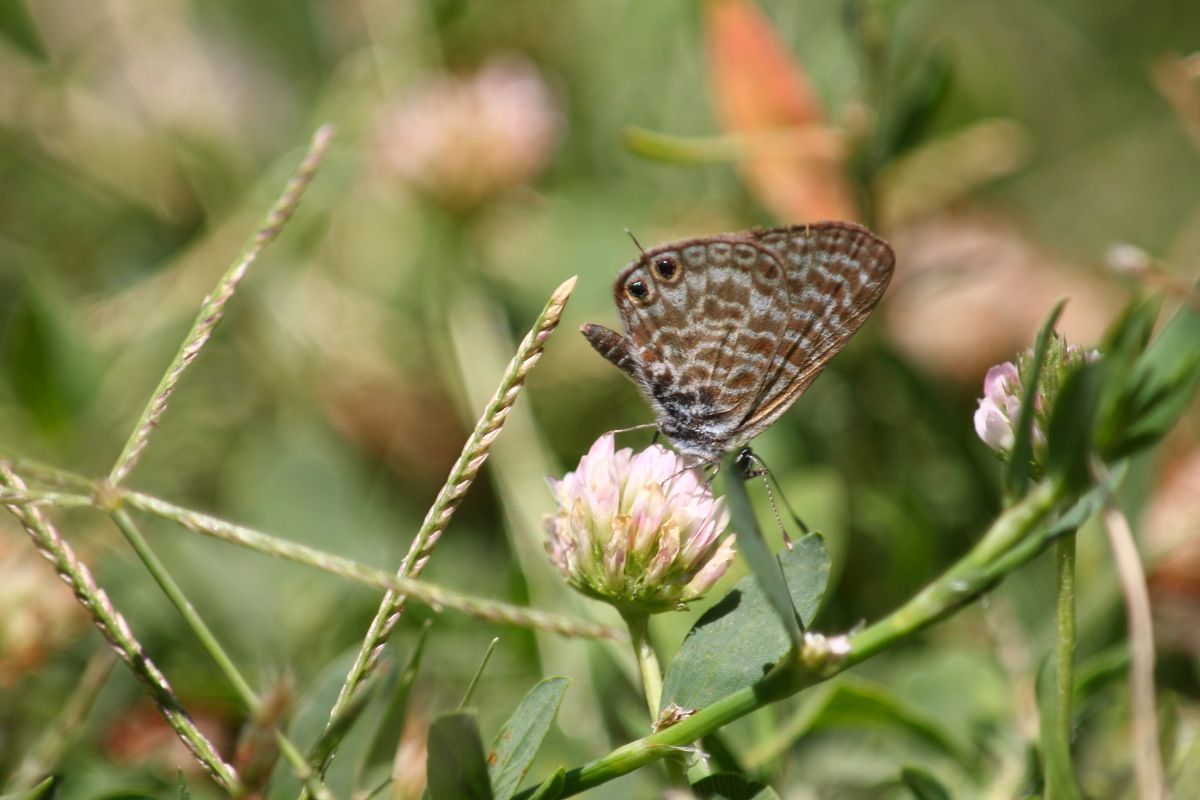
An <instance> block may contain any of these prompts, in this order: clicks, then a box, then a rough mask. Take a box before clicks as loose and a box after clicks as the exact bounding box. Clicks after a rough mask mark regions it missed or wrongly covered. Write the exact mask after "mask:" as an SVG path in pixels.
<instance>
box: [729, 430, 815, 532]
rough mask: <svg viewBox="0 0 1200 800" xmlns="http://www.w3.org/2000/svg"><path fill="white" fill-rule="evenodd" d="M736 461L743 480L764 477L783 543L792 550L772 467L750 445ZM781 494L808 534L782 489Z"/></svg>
mask: <svg viewBox="0 0 1200 800" xmlns="http://www.w3.org/2000/svg"><path fill="white" fill-rule="evenodd" d="M736 463H737V465H738V469H740V470H741V472H742V479H743V480H750V479H751V478H762V479H763V486H764V487H766V489H767V500H769V501H770V503H771V513H772V514H774V515H775V524H776V525H778V526H779V532H780V533H782V534H783V543H784V544H786V545H787V549H788V550H791V549H792V537H790V536H788V532H787V528H785V527H784V526H783V518H782V517H780V516H779V507H778V506H776V505H775V493H774V492H772V491H771V480H773V479H774V478H775V476H774V475H773V474H772V473H771V470H770V468H769V467H767V463H766V462H765V461H763V460H762V459H761V458H759V457H758V456H756V455H755V454H754V452H753V451H752V450H751V449H750V448H749V447H743V448H742V450H741V452H739V453H738V455H737V460H736ZM775 485H776V488H778V486H779V483H778V481H776V484H775ZM779 496H780V497H782V498H783V502H784V505H785V506H786V508H787V510H788V513H790V514H791V515H792V519H794V520H796V524H797V525H799V526H800V530H802V531H803V532H804V533H805V534H807V533H808V526H807V525H805V524H804V522H803V521H802V520H801V519H800V518H799V517H798V516H796V512H795V511H793V510H792V505H791V503H789V502H788V500H787V497H786V496H784V494H783V492H782V491H780V493H779Z"/></svg>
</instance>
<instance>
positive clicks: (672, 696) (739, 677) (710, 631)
mask: <svg viewBox="0 0 1200 800" xmlns="http://www.w3.org/2000/svg"><path fill="white" fill-rule="evenodd" d="M743 552H744V549H743ZM770 563H771V565H772V567H773V568H774V569H775V570H776V571H777V572H778V573H780V574H781V575H782V577H783V580H785V581H786V590H787V591H788V593H789V594H788V600H787V603H788V608H789V609H792V608H794V609H795V610H794V611H792V612H791V614H792V615H793V618H795V616H799V618H800V619H801V620H804V622H805V623H806V624H808V623H810V622H811V621H812V619H813V617H814V616H815V615H816V613H817V609H818V608H820V605H821V598H822V597H823V596H824V594H825V587H826V582H827V581H828V579H829V555H828V554H827V553H826V551H825V543H824V541H823V540H822V538H821V536H820V534H815V533H814V534H809V535H808V536H804V537H802V538H800V539H797V540H796V542H795V547H794V549H792V550H790V551H789V550H784V551H782V552H780V553H779V555H778V556H777V557H775V558H772V559H771V562H770ZM790 646H791V644H790V640H789V638H788V636H787V634H786V633H785V631H784V629H783V627H782V625H781V624H780V621H779V616H778V611H777V610H776V606H775V604H773V603H771V602H769V601H768V600H767V596H766V593H765V592H764V590H763V585H762V582H761V581H760V580H759V577H758V575H757V574H756V575H751V576H748V577H745V578H743V579H742V580H740V581H738V584H737V585H736V586H734V587H733V589H731V590H730V591H729V592H728V593H727V594H726V595H725V596H724V597H722V598H721V600H719V601H718V602H717V603H716V605H714V606H713V607H712V608H710V609H709V610H708V611H706V612H705V613H704V614H703V615H702V616H701V617H700V619H699V620H697V622H696V624H695V626H694V627H693V628H692V629H691V630H690V631H689V632H688V635H687V638H686V639H684V640H683V644H682V645H681V646H680V648H679V652H678V653H677V654H676V655H675V658H673V659H672V660H671V662H670V664H669V665H668V666H667V671H666V675H665V677H664V679H663V693H662V702H661V704H660V711H661V710H662V709H665V708H666V707H667V706H669V705H672V704H674V705H676V706H679V707H680V708H683V709H696V708H704V707H705V706H707V705H711V704H712V703H714V702H716V701H717V700H720V699H722V698H724V697H728V696H729V695H731V694H733V693H734V692H736V691H738V690H740V689H745V688H747V687H750V686H752V685H754V684H755V683H757V682H758V681H760V680H762V678H763V676H764V675H766V674H767V672H768V671H769V670H770V669H771V667H772V666H774V664H775V662H777V661H778V660H779V659H780V658H782V657H783V656H784V655H785V654H786V653H787V652H788V649H789V647H790Z"/></svg>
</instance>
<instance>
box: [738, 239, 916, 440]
mask: <svg viewBox="0 0 1200 800" xmlns="http://www.w3.org/2000/svg"><path fill="white" fill-rule="evenodd" d="M761 241H762V244H763V245H764V246H765V247H767V248H769V249H770V250H772V251H774V252H776V253H778V254H779V255H780V257H781V258H782V259H783V260H784V261H785V262H786V264H787V273H788V309H789V319H788V324H787V326H786V330H785V332H784V334H783V342H782V346H781V347H780V351H779V357H778V358H776V359H775V361H773V362H772V364H771V367H770V369H769V370H768V371H767V381H766V382H765V383H764V386H763V391H762V392H761V393H760V394H759V396H758V397H757V398H756V401H755V404H754V406H755V407H754V409H753V411H752V413H751V414H750V415H749V416H748V417H747V418H746V419H745V421H744V423H743V424H744V427H745V429H746V432H747V435H746V436H745V437H744V438H745V440H749V439H751V438H753V437H754V436H755V435H757V434H758V433H761V432H762V431H763V430H764V429H766V428H767V427H768V426H770V425H771V423H773V422H774V421H775V420H776V419H778V418H779V416H780V415H781V414H783V413H784V412H785V411H787V409H788V408H789V407H791V405H792V403H794V402H795V401H796V399H797V398H799V396H800V395H801V394H802V393H803V392H804V390H805V389H807V388H808V386H809V384H811V383H812V382H813V381H814V380H815V379H816V377H817V375H819V374H820V372H821V370H822V369H824V368H825V365H826V364H828V363H829V361H830V359H832V358H833V356H835V355H837V353H838V352H839V351H841V349H842V348H843V347H844V346H845V345H846V342H847V341H848V340H849V339H850V337H851V336H853V335H854V333H855V332H856V331H857V330H858V329H859V328H860V327H862V324H863V323H864V322H865V321H866V319H867V317H868V316H870V314H871V311H872V310H873V309H874V308H875V305H876V304H877V303H878V302H879V299H880V298H881V297H882V296H883V293H884V290H886V289H887V286H888V282H889V281H890V280H891V278H892V267H893V265H894V257H893V255H892V250H891V248H890V247H888V245H887V244H886V243H885V242H884V241H883V240H881V239H879V238H878V237H876V236H874V235H872V234H871V233H870V232H868V231H867V230H866V229H865V228H861V227H859V226H857V225H849V224H846V223H822V224H820V225H813V226H808V227H796V228H792V229H783V230H775V231H767V232H765V233H763V234H762V236H761Z"/></svg>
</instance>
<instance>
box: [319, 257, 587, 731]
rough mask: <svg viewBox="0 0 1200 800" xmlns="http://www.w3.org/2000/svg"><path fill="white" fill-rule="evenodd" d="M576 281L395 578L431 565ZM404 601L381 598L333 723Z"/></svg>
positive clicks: (509, 374) (500, 394)
mask: <svg viewBox="0 0 1200 800" xmlns="http://www.w3.org/2000/svg"><path fill="white" fill-rule="evenodd" d="M575 280H576V279H575V278H571V279H570V280H568V281H566V282H564V283H563V284H562V285H561V286H559V287H558V289H556V290H555V292H554V294H553V295H551V297H550V301H549V302H548V303H547V304H546V307H545V308H544V309H543V310H542V313H541V315H540V316H539V317H538V319H537V321H536V322H535V323H534V326H533V329H532V330H530V332H529V333H528V334H527V335H526V336H525V338H524V339H523V340H522V341H521V344H520V346H519V347H518V348H517V353H516V355H515V356H513V359H512V361H510V362H509V365H508V369H507V370H506V371H505V373H504V376H503V377H502V378H501V380H500V385H499V386H498V387H497V389H496V393H495V394H494V395H493V396H492V399H491V401H489V403H488V405H487V407H486V408H485V409H484V411H483V414H482V415H481V416H480V418H479V421H478V422H477V423H476V425H475V429H474V430H473V431H472V432H471V435H470V436H469V437H468V438H467V441H466V443H465V444H464V445H463V450H462V454H461V455H459V457H458V461H456V462H455V463H454V466H453V467H452V468H451V469H450V476H449V478H448V479H447V481H446V484H445V485H444V486H443V487H442V489H441V491H440V492H439V493H438V496H437V499H435V500H434V502H433V505H432V506H431V507H430V509H429V511H428V513H427V514H426V515H425V522H424V523H423V524H422V525H421V529H420V530H419V531H418V532H417V535H416V537H415V538H414V539H413V543H412V545H411V546H410V547H409V550H408V554H407V555H406V556H405V557H404V560H403V561H402V562H401V564H400V568H399V570H398V571H397V573H396V574H397V576H398V577H400V578H415V577H417V575H419V574H420V572H421V570H422V568H423V567H424V566H425V563H426V562H427V561H428V560H429V556H430V554H431V552H432V551H433V548H434V546H435V545H436V544H437V542H438V540H439V539H440V538H441V535H442V532H443V531H445V529H446V526H447V525H449V524H450V518H451V517H452V516H453V515H454V511H455V509H457V508H458V505H459V503H460V502H462V499H463V497H464V496H465V495H466V493H467V490H468V489H470V488H471V484H472V483H473V482H474V480H475V477H476V476H477V475H478V474H479V469H480V467H482V466H483V463H484V461H486V460H487V456H488V450H489V449H490V448H491V445H492V442H493V441H495V439H496V437H497V436H499V435H500V431H501V430H502V429H503V427H504V420H505V418H506V417H507V416H508V411H509V409H511V408H512V406H513V403H515V402H516V399H517V396H518V395H519V394H520V392H521V388H522V387H523V386H524V383H525V378H526V376H528V374H529V371H530V370H532V369H533V367H534V365H535V364H536V363H537V361H538V359H539V358H540V357H541V354H542V349H543V348H544V347H545V343H546V339H547V338H548V337H549V336H550V334H552V333H553V332H554V329H555V328H557V327H558V322H559V320H560V319H561V318H562V312H563V309H564V308H565V307H566V303H567V300H568V299H569V298H570V296H571V292H572V291H573V290H574V288H575ZM406 599H407V595H406V594H405V593H404V592H403V591H392V590H389V591H388V592H387V594H386V595H384V598H383V600H382V601H381V602H380V604H379V610H378V611H377V612H376V615H375V618H374V619H373V620H372V621H371V625H370V627H369V628H368V630H367V635H366V637H365V638H364V639H363V642H362V645H361V647H360V649H359V652H358V656H357V658H356V659H355V661H354V664H353V666H351V668H350V672H349V673H348V674H347V676H346V682H345V684H344V685H343V686H342V691H341V693H340V694H339V695H338V699H337V702H336V703H334V706H333V708H332V709H331V710H330V718H331V719H332V718H333V717H335V716H337V714H338V713H339V711H340V709H341V708H342V706H344V705H345V704H346V703H348V702H349V701H350V698H351V696H352V695H353V694H354V692H355V691H356V690H357V689H358V686H359V685H360V684H361V683H362V682H363V680H364V679H365V678H366V677H367V676H368V675H369V674H370V673H371V671H372V670H373V669H374V668H375V665H376V664H377V663H378V660H379V657H380V654H381V653H382V651H383V645H384V644H385V643H386V642H387V640H388V637H389V636H390V635H391V632H392V629H393V628H394V627H395V625H396V623H397V622H398V621H399V619H400V614H401V613H402V612H403V610H404V603H405V601H406Z"/></svg>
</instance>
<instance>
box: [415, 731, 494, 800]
mask: <svg viewBox="0 0 1200 800" xmlns="http://www.w3.org/2000/svg"><path fill="white" fill-rule="evenodd" d="M426 770H427V774H428V776H429V797H430V800H492V798H493V794H492V789H491V784H490V782H489V781H488V765H487V762H486V760H485V759H484V755H483V741H482V740H481V739H480V737H479V725H478V723H477V722H476V721H475V715H474V714H470V713H467V712H463V711H459V712H455V713H453V714H445V715H443V716H441V717H438V718H437V719H435V720H434V721H433V723H432V724H430V726H429V756H428V761H427V762H426Z"/></svg>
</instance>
